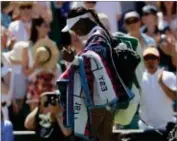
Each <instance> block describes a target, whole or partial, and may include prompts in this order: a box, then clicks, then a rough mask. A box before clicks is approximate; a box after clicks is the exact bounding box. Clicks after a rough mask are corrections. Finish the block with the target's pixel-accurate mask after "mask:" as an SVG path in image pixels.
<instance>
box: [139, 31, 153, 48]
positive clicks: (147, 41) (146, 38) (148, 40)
mask: <svg viewBox="0 0 177 141" xmlns="http://www.w3.org/2000/svg"><path fill="white" fill-rule="evenodd" d="M141 37H142V38H143V41H144V45H145V46H150V45H156V41H155V40H154V39H153V38H152V37H150V36H148V35H146V34H144V33H141Z"/></svg>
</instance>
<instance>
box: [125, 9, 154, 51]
mask: <svg viewBox="0 0 177 141" xmlns="http://www.w3.org/2000/svg"><path fill="white" fill-rule="evenodd" d="M124 25H125V28H126V29H127V31H128V34H129V35H131V36H133V37H136V38H137V39H138V40H139V42H140V45H141V50H144V49H145V48H146V47H147V46H148V45H150V44H151V45H154V44H155V41H154V39H153V38H151V37H149V36H147V35H146V34H144V33H142V32H141V31H140V26H141V20H140V16H139V14H138V13H137V12H136V11H131V12H127V13H126V14H125V16H124Z"/></svg>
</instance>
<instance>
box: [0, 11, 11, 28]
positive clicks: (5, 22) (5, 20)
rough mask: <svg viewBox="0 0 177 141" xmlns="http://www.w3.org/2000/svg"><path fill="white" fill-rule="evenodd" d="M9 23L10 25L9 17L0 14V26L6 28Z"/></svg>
mask: <svg viewBox="0 0 177 141" xmlns="http://www.w3.org/2000/svg"><path fill="white" fill-rule="evenodd" d="M10 23H11V17H10V16H9V15H7V14H4V13H1V24H2V25H3V26H4V27H5V28H8V27H9V24H10Z"/></svg>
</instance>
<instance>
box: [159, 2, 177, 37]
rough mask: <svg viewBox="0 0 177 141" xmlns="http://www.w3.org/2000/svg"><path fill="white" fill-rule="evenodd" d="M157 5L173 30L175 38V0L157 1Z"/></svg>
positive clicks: (176, 22) (176, 24)
mask: <svg viewBox="0 0 177 141" xmlns="http://www.w3.org/2000/svg"><path fill="white" fill-rule="evenodd" d="M158 6H159V9H160V11H162V13H163V15H164V20H165V22H166V23H167V24H168V25H169V26H170V29H171V30H172V31H173V33H174V35H175V37H176V38H177V9H176V7H177V2H176V1H168V2H165V1H163V2H158Z"/></svg>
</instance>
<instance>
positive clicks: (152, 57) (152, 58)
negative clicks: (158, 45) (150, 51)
mask: <svg viewBox="0 0 177 141" xmlns="http://www.w3.org/2000/svg"><path fill="white" fill-rule="evenodd" d="M157 59H159V58H158V57H157V56H155V55H147V56H145V57H144V60H146V61H147V60H157Z"/></svg>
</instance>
